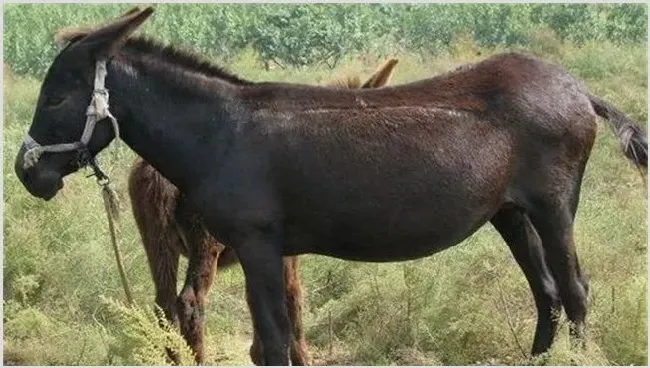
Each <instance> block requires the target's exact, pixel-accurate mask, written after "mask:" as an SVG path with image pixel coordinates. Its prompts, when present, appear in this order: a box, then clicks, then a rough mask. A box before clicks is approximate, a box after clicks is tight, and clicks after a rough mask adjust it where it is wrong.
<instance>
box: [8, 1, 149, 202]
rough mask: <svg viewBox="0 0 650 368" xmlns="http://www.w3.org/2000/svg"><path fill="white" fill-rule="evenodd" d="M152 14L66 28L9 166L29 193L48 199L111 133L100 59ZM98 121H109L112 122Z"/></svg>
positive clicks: (103, 62)
mask: <svg viewBox="0 0 650 368" xmlns="http://www.w3.org/2000/svg"><path fill="white" fill-rule="evenodd" d="M152 13H153V9H152V8H150V7H149V8H146V9H144V10H140V9H137V8H136V9H133V10H131V11H129V12H128V13H126V14H125V15H123V16H122V17H120V18H118V19H116V20H115V21H113V22H111V23H108V24H106V25H104V26H101V27H98V28H96V29H93V30H87V31H77V32H68V33H66V34H65V35H64V36H63V37H60V38H62V39H63V40H64V41H67V42H68V44H67V46H65V47H64V49H63V50H62V51H61V52H60V53H59V55H57V57H56V58H55V59H54V62H53V63H52V65H51V66H50V68H49V70H48V71H47V74H46V76H45V79H44V81H43V84H42V86H41V91H40V94H39V97H38V101H37V104H36V111H35V112H34V119H33V121H32V125H31V126H30V128H29V132H28V135H27V137H26V139H25V142H24V143H23V145H22V147H21V148H20V150H19V152H18V156H17V157H16V163H15V170H16V174H17V176H18V178H19V179H20V181H21V182H22V183H23V185H24V186H25V188H26V189H27V190H28V191H29V192H30V193H31V194H32V195H34V196H36V197H40V198H43V199H45V200H49V199H51V198H52V197H54V196H55V195H56V193H57V192H58V191H59V189H61V188H62V187H63V180H62V179H63V177H64V176H66V175H68V174H70V173H73V172H75V171H77V170H78V169H79V168H80V167H83V166H85V165H86V164H88V163H90V162H92V160H93V157H94V156H95V155H96V154H97V153H98V152H99V151H101V150H102V149H103V148H105V147H106V146H107V145H108V144H109V143H110V141H111V140H112V139H113V138H114V136H115V134H116V133H117V125H116V124H115V121H114V119H113V117H112V115H111V114H110V112H109V111H108V93H107V91H106V89H105V86H104V78H105V76H106V61H107V60H109V59H110V58H111V57H113V56H114V55H115V54H116V53H117V52H118V51H119V49H120V47H122V46H123V45H124V43H125V42H126V40H127V39H128V37H129V35H131V34H132V33H133V32H134V31H135V30H136V29H137V28H138V27H139V26H140V25H141V24H142V22H144V21H145V20H146V19H147V18H148V17H149V16H150V15H151V14H152ZM104 120H106V121H108V120H113V123H114V126H111V124H110V123H107V122H104Z"/></svg>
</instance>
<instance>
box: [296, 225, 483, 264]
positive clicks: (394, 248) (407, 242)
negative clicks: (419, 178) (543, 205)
mask: <svg viewBox="0 0 650 368" xmlns="http://www.w3.org/2000/svg"><path fill="white" fill-rule="evenodd" d="M491 215H492V214H491V213H490V214H489V215H487V214H486V215H484V216H482V217H481V218H480V219H479V220H476V221H473V222H467V221H462V222H459V223H458V225H457V226H455V227H454V228H449V227H447V228H446V229H442V228H439V227H436V226H435V225H432V228H431V229H430V230H429V231H426V230H422V229H414V230H413V231H412V232H409V233H404V232H392V233H391V232H388V231H386V229H382V228H380V227H377V228H376V229H375V230H374V231H372V230H370V231H368V232H367V233H365V234H364V233H363V231H361V229H363V227H359V228H356V229H354V230H350V231H344V230H343V229H340V230H338V231H334V232H332V233H330V234H322V233H318V232H310V231H305V230H304V229H300V228H299V227H292V226H288V227H287V232H286V237H285V255H297V254H304V253H315V254H322V255H327V256H332V257H336V258H341V259H346V260H353V261H365V262H394V261H405V260H411V259H417V258H422V257H426V256H430V255H432V254H434V253H437V252H439V251H442V250H444V249H447V248H449V247H451V246H454V245H456V244H458V243H460V242H462V241H463V240H464V239H466V238H467V237H469V236H470V235H472V234H473V233H474V232H475V231H476V230H477V229H478V228H480V227H481V226H482V225H483V224H485V222H486V221H487V220H488V219H489V218H490V217H491Z"/></svg>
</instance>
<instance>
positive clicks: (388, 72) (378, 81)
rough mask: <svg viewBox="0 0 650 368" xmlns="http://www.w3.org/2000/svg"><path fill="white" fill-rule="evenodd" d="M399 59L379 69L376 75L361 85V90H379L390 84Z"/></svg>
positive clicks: (390, 61) (388, 62)
mask: <svg viewBox="0 0 650 368" xmlns="http://www.w3.org/2000/svg"><path fill="white" fill-rule="evenodd" d="M397 62H398V60H397V59H390V60H388V61H387V62H386V63H384V65H382V66H381V67H379V69H377V71H376V72H375V74H373V75H372V76H370V78H368V80H367V81H366V82H365V83H363V84H362V85H361V88H379V87H383V86H385V85H387V84H388V82H390V77H392V76H393V70H394V69H395V65H397Z"/></svg>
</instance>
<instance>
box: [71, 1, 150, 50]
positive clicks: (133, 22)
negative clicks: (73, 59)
mask: <svg viewBox="0 0 650 368" xmlns="http://www.w3.org/2000/svg"><path fill="white" fill-rule="evenodd" d="M152 13H153V8H152V7H150V6H149V7H147V8H145V9H143V10H140V9H139V8H137V7H136V8H133V9H131V10H129V11H128V12H127V13H126V14H124V15H122V16H121V17H120V18H118V19H116V20H115V21H113V22H111V23H108V24H106V25H104V26H101V27H99V28H96V29H94V30H93V31H91V32H90V33H88V34H87V35H86V36H85V37H84V38H82V39H81V40H80V41H79V42H77V43H76V44H75V45H73V46H72V47H74V48H75V49H76V48H79V49H84V50H88V51H90V53H91V54H92V55H93V56H94V57H95V58H97V59H105V58H108V57H111V56H113V55H115V54H116V53H117V52H118V51H119V49H120V48H121V47H122V46H123V45H124V43H126V41H127V39H128V38H129V36H130V35H131V34H132V33H133V32H135V30H136V29H137V28H138V27H140V25H141V24H142V23H143V22H144V21H145V20H147V18H149V17H150V16H151V14H152Z"/></svg>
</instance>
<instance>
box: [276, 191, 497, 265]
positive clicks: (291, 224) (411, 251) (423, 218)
mask: <svg viewBox="0 0 650 368" xmlns="http://www.w3.org/2000/svg"><path fill="white" fill-rule="evenodd" d="M474 189H475V188H474ZM482 189H483V191H482V195H472V194H471V193H469V192H467V191H468V188H462V187H454V188H453V189H451V188H450V192H446V191H444V190H431V191H428V193H418V192H415V193H409V192H408V191H406V192H404V193H403V195H402V197H401V198H396V199H395V200H392V199H390V198H382V199H379V200H375V201H373V198H372V196H371V195H369V196H368V197H367V202H366V203H362V202H361V201H358V200H356V198H354V199H353V198H349V199H348V200H347V201H340V202H335V203H325V202H321V201H317V200H314V201H312V203H311V204H312V206H308V207H305V208H308V209H309V210H308V211H300V213H299V214H298V215H296V216H291V215H289V216H288V217H287V218H286V224H285V232H284V235H285V236H284V239H285V249H286V252H287V254H300V253H318V254H323V255H329V256H333V257H338V258H343V259H350V260H359V261H376V262H383V261H399V260H407V259H414V258H420V257H425V256H428V255H431V254H433V253H436V252H438V251H441V250H443V249H445V248H448V247H450V246H453V245H455V244H458V243H460V242H461V241H463V240H464V239H465V238H467V237H468V236H470V235H471V234H473V233H474V232H475V231H476V230H477V229H478V228H479V227H481V226H482V225H483V224H485V222H487V221H488V220H489V219H490V218H491V217H492V216H493V215H494V213H495V212H496V211H497V210H498V208H499V207H500V205H501V203H502V202H501V200H500V199H501V198H503V193H495V192H492V191H490V190H488V189H489V188H482ZM452 190H453V191H456V192H457V193H451V191H452ZM456 194H457V195H456Z"/></svg>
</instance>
